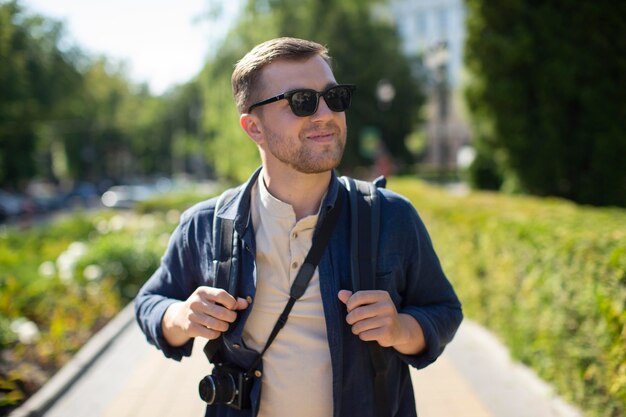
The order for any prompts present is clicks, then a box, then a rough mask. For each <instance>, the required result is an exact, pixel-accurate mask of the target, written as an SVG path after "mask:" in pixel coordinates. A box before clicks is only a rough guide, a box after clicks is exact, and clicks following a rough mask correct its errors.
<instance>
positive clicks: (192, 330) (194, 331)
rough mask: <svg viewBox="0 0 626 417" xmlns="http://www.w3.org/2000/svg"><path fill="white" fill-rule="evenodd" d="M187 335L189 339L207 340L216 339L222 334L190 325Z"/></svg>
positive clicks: (200, 326) (193, 324) (197, 325)
mask: <svg viewBox="0 0 626 417" xmlns="http://www.w3.org/2000/svg"><path fill="white" fill-rule="evenodd" d="M188 333H189V336H190V337H204V338H205V339H208V340H214V339H217V338H218V337H220V335H221V334H222V333H221V332H218V331H215V330H213V329H209V328H207V327H205V326H202V325H201V324H198V323H190V325H189V330H188Z"/></svg>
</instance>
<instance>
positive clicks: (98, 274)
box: [83, 264, 102, 281]
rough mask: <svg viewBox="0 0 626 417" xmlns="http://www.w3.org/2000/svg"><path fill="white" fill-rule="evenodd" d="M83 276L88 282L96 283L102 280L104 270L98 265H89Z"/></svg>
mask: <svg viewBox="0 0 626 417" xmlns="http://www.w3.org/2000/svg"><path fill="white" fill-rule="evenodd" d="M83 276H84V277H85V279H87V281H95V280H98V279H100V278H102V268H100V267H99V266H98V265H94V264H91V265H87V266H86V267H85V270H84V271H83Z"/></svg>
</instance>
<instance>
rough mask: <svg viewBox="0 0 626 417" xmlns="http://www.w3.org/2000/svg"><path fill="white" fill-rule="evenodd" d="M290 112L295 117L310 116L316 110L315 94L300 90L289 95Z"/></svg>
mask: <svg viewBox="0 0 626 417" xmlns="http://www.w3.org/2000/svg"><path fill="white" fill-rule="evenodd" d="M289 105H290V106H291V111H293V114H295V115H296V116H310V115H312V114H313V113H315V110H317V93H316V92H315V91H313V90H300V91H296V92H294V93H293V94H292V95H291V99H290V100H289Z"/></svg>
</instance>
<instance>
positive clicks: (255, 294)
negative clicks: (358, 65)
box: [136, 38, 462, 417]
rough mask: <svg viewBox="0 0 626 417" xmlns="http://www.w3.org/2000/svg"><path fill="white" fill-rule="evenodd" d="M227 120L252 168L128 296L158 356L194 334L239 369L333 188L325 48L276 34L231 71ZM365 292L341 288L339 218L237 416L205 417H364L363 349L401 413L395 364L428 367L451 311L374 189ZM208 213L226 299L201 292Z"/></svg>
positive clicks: (404, 226) (334, 102)
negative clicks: (376, 233)
mask: <svg viewBox="0 0 626 417" xmlns="http://www.w3.org/2000/svg"><path fill="white" fill-rule="evenodd" d="M232 85H233V93H234V96H235V101H236V104H237V108H238V110H239V113H240V114H241V116H240V124H241V127H242V128H243V130H244V131H245V132H246V133H247V134H248V136H249V137H250V139H252V140H253V141H254V142H255V143H256V144H257V146H258V148H259V152H260V155H261V160H262V167H261V168H260V169H259V170H257V171H256V172H255V173H254V174H253V175H252V177H251V178H250V179H249V180H248V182H246V183H245V184H243V185H242V186H241V187H240V188H239V189H238V190H237V193H236V194H235V195H234V196H233V197H230V198H227V201H225V202H224V203H223V204H222V205H221V206H220V208H219V209H218V210H217V212H216V211H215V205H216V200H217V199H211V200H209V201H207V202H203V203H200V204H198V205H196V206H195V207H193V208H191V209H190V210H188V211H187V212H186V213H185V214H183V216H182V219H181V223H180V225H179V226H178V228H177V229H176V231H175V232H174V234H173V235H172V238H171V241H170V245H169V248H168V250H167V252H166V253H165V255H164V257H163V259H162V263H161V266H160V267H159V269H158V270H157V271H156V272H155V273H154V275H153V276H152V277H151V278H150V280H149V281H148V282H147V283H146V284H145V285H144V287H143V288H142V290H141V291H140V293H139V295H138V297H137V299H136V312H137V318H138V321H139V324H140V326H141V327H142V329H143V331H144V332H145V333H146V335H147V338H148V340H149V341H150V342H151V343H153V344H155V345H156V346H157V347H158V348H160V349H162V350H163V352H164V354H165V355H166V356H167V357H172V358H174V359H177V360H180V359H181V358H182V357H183V356H186V355H189V354H190V353H191V348H192V343H193V340H194V338H196V337H201V338H205V339H209V340H215V339H217V338H219V337H220V336H222V337H221V339H220V340H221V342H220V345H219V346H220V349H219V356H220V362H222V361H223V362H227V363H228V364H229V365H231V366H234V367H236V368H240V369H248V368H249V367H250V366H251V365H252V363H253V362H254V360H255V358H256V357H258V353H259V352H261V351H262V350H263V347H264V346H265V344H266V342H267V340H268V337H269V335H270V333H271V331H272V329H273V327H274V325H275V323H276V321H277V318H278V317H279V315H280V313H281V312H282V311H283V308H284V306H285V304H286V302H287V300H288V299H289V292H290V287H291V284H292V283H293V281H294V279H295V277H296V275H297V273H298V271H299V267H300V265H301V264H302V262H303V260H304V258H305V257H306V256H307V253H308V251H309V249H310V247H311V242H312V238H313V235H314V233H315V231H316V227H317V226H318V218H319V219H320V222H319V223H321V222H322V221H323V219H324V218H325V216H327V215H328V213H330V211H331V210H332V209H333V207H334V205H335V203H336V202H337V199H338V196H339V195H340V193H342V192H345V190H342V189H341V187H342V185H341V183H340V182H339V180H338V178H337V176H336V174H335V171H334V168H336V167H337V166H338V164H339V162H340V160H341V157H342V154H343V150H344V146H345V142H346V116H345V112H344V111H345V110H346V109H347V108H348V106H349V104H350V97H351V94H352V92H353V90H354V89H353V88H352V87H351V86H344V85H340V84H338V83H337V81H336V80H335V78H334V75H333V72H332V70H331V67H330V58H329V56H328V54H327V50H326V48H325V47H323V46H321V45H319V44H317V43H314V42H309V41H305V40H300V39H294V38H279V39H274V40H270V41H268V42H265V43H262V44H260V45H258V46H257V47H255V48H254V49H253V50H251V51H250V52H249V53H248V54H247V55H246V56H245V57H244V58H243V59H242V60H241V61H239V62H238V63H237V66H236V67H235V70H234V72H233V76H232ZM381 191H382V194H381V198H380V200H381V226H380V227H381V229H380V245H379V250H378V258H377V260H378V263H377V271H376V275H377V278H376V285H377V287H378V288H380V290H376V291H358V292H355V293H353V292H352V291H351V287H352V285H351V282H350V259H349V254H350V249H349V245H350V243H349V242H350V238H349V236H350V231H349V225H350V218H349V216H350V210H349V208H348V204H343V205H342V206H341V209H340V211H339V212H338V213H340V217H339V220H338V224H337V225H336V226H335V229H334V231H333V233H332V236H331V238H330V241H329V243H328V245H327V247H326V248H325V250H324V252H323V256H322V257H321V260H320V262H319V265H318V267H317V268H316V269H315V272H314V274H313V277H312V279H311V281H310V283H309V284H308V286H307V288H306V292H305V293H304V295H303V296H302V297H301V298H300V299H299V300H298V301H297V302H295V304H294V306H293V310H291V313H290V314H289V316H288V320H287V322H286V325H285V326H284V327H283V328H282V330H281V331H280V332H279V333H278V335H277V337H276V339H275V340H274V341H273V343H272V344H271V345H270V347H269V349H268V350H267V352H265V354H264V355H263V356H262V361H261V364H260V366H259V367H258V369H257V372H256V377H255V378H254V381H253V386H252V391H251V394H250V400H251V408H250V409H248V410H236V409H234V408H232V407H228V406H225V405H210V406H208V407H207V414H206V415H207V416H253V415H259V416H264V417H269V416H271V417H275V416H312V417H313V416H318V417H329V416H373V415H375V413H376V411H375V410H376V405H375V401H376V400H375V397H376V395H375V393H374V387H373V383H372V381H373V378H374V376H373V370H372V364H371V360H370V357H369V353H368V347H367V345H366V343H364V341H375V342H376V343H378V344H379V345H380V346H383V347H384V348H385V349H384V356H385V360H386V363H387V366H388V379H387V380H388V385H389V387H388V388H389V390H388V393H389V407H390V408H391V410H390V415H394V416H402V417H404V416H415V415H416V411H415V400H414V397H413V391H412V386H411V381H410V377H409V372H408V366H407V364H409V365H412V366H415V367H418V368H421V367H424V366H427V365H428V364H430V363H432V362H433V361H434V360H435V359H436V358H437V357H438V356H439V355H440V354H441V352H442V351H443V348H444V346H445V345H446V344H447V343H448V342H449V341H450V340H451V339H452V337H453V335H454V333H455V331H456V329H457V328H458V326H459V324H460V322H461V320H462V313H461V306H460V303H459V301H458V299H457V297H456V295H455V293H454V290H453V289H452V287H451V285H450V283H449V282H448V280H447V279H446V277H445V275H444V273H443V272H442V270H441V267H440V264H439V261H438V259H437V256H436V254H435V252H434V250H433V248H432V245H431V242H430V239H429V237H428V234H427V231H426V229H425V227H424V225H423V224H422V222H421V220H420V219H419V217H418V215H417V213H416V212H415V210H414V208H413V207H412V206H411V204H410V203H409V202H408V201H407V200H406V199H404V198H403V197H401V196H399V195H397V194H395V193H393V192H391V191H388V190H381ZM215 216H218V217H220V218H222V219H234V229H235V231H236V232H237V234H238V236H239V237H240V239H241V248H240V249H241V250H240V251H238V252H237V255H236V258H237V259H234V261H235V262H237V265H238V267H237V268H238V277H239V282H238V289H237V293H236V294H229V293H227V292H226V291H225V290H223V289H220V288H216V286H215V270H216V268H215V264H214V253H215V250H216V248H217V247H218V246H219V242H213V235H212V232H211V230H212V225H213V221H214V218H215Z"/></svg>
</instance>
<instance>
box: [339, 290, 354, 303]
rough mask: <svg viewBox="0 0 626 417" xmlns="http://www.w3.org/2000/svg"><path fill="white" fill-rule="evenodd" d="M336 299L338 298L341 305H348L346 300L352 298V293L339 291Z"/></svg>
mask: <svg viewBox="0 0 626 417" xmlns="http://www.w3.org/2000/svg"><path fill="white" fill-rule="evenodd" d="M337 297H339V300H341V302H342V303H344V304H346V305H347V304H348V300H349V299H350V297H352V291H348V290H341V291H339V293H338V294H337Z"/></svg>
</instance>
